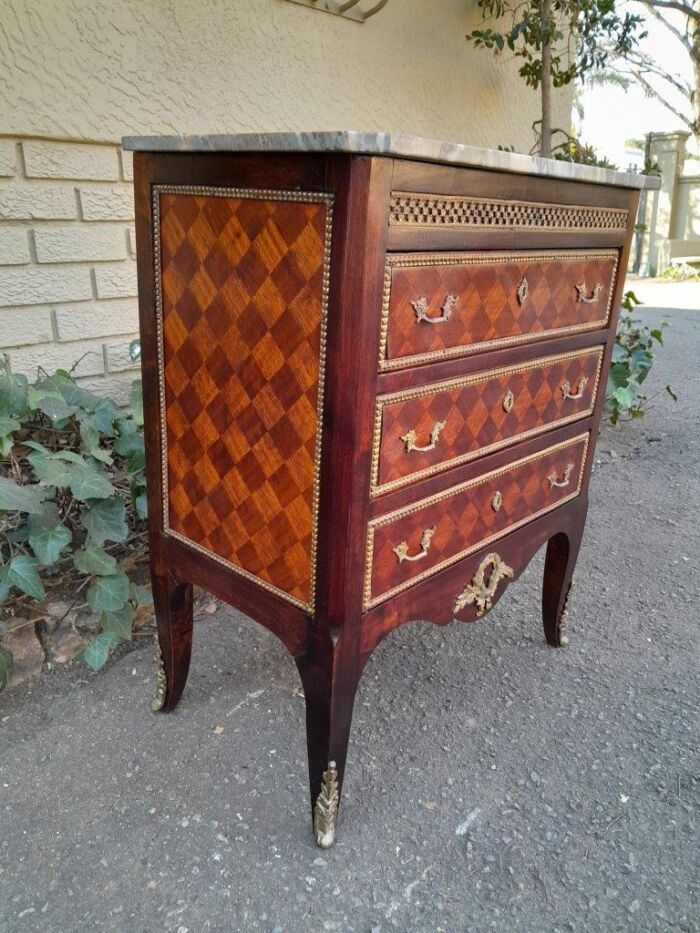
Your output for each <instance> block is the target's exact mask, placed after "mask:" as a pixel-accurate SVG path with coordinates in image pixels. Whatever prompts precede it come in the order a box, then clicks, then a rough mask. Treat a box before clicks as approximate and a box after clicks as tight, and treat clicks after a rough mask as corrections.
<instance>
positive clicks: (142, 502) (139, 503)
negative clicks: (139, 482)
mask: <svg viewBox="0 0 700 933" xmlns="http://www.w3.org/2000/svg"><path fill="white" fill-rule="evenodd" d="M134 508H135V509H136V514H137V515H138V517H139V518H140V519H146V518H148V499H147V498H146V493H145V492H142V493H141V494H140V495H138V496H136V498H135V499H134Z"/></svg>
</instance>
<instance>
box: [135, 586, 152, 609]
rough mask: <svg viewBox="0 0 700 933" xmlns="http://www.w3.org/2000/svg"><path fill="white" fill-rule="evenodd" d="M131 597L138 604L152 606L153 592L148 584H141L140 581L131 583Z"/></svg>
mask: <svg viewBox="0 0 700 933" xmlns="http://www.w3.org/2000/svg"><path fill="white" fill-rule="evenodd" d="M129 599H133V600H134V602H135V603H136V605H137V606H150V605H152V603H153V594H152V592H151V589H150V587H148V586H141V584H140V583H130V584H129Z"/></svg>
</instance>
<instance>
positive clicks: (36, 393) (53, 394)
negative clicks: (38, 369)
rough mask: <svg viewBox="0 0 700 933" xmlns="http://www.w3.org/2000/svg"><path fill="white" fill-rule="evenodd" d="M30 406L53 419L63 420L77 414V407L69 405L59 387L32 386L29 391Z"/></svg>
mask: <svg viewBox="0 0 700 933" xmlns="http://www.w3.org/2000/svg"><path fill="white" fill-rule="evenodd" d="M27 399H28V401H29V407H30V408H34V409H38V410H39V411H42V412H43V413H44V414H45V415H47V417H49V418H50V419H51V420H52V421H63V420H64V419H65V418H70V416H71V415H74V414H75V411H76V410H75V408H73V406H72V405H67V404H66V401H65V399H64V398H63V396H62V395H61V393H60V392H59V391H58V390H57V389H45V388H43V386H41V385H40V386H30V387H29V391H28V393H27Z"/></svg>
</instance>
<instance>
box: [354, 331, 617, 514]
mask: <svg viewBox="0 0 700 933" xmlns="http://www.w3.org/2000/svg"><path fill="white" fill-rule="evenodd" d="M604 349H605V348H604V347H602V346H598V347H592V348H586V349H584V350H576V351H573V352H571V353H564V354H560V355H557V356H545V357H540V358H539V359H535V360H529V361H528V362H527V363H521V364H519V365H517V366H506V367H502V368H499V369H492V370H486V371H485V372H480V373H472V374H470V375H468V376H460V377H457V378H455V379H449V380H445V381H443V382H435V383H432V384H431V385H426V386H421V387H420V388H416V389H404V390H402V391H400V392H392V393H390V394H387V395H379V396H378V397H377V403H376V410H375V421H374V437H373V442H372V473H371V486H370V495H371V496H372V497H374V496H379V495H382V494H383V493H385V492H389V491H390V490H392V489H397V488H399V487H400V486H404V485H406V484H407V483H412V482H415V481H416V480H419V479H422V478H424V477H426V476H431V475H433V474H435V473H439V472H441V471H443V470H446V469H448V468H449V467H453V466H456V465H457V464H460V463H466V462H467V461H468V460H473V459H474V458H476V457H480V456H482V455H484V454H487V453H491V452H493V451H495V450H499V449H500V448H502V447H507V446H508V445H509V444H514V443H516V442H517V441H522V440H525V439H526V438H530V437H535V436H536V435H537V434H541V433H543V432H544V431H550V430H552V429H553V428H558V427H561V426H562V425H564V424H569V423H570V422H572V421H577V420H578V419H579V418H586V417H588V416H589V415H590V414H591V413H592V412H593V408H594V405H595V399H596V393H597V390H598V383H599V381H600V370H601V364H602V360H603V352H604Z"/></svg>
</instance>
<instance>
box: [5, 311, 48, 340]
mask: <svg viewBox="0 0 700 933" xmlns="http://www.w3.org/2000/svg"><path fill="white" fill-rule="evenodd" d="M51 340H53V328H52V327H51V308H48V307H46V306H44V305H41V306H39V307H25V308H2V309H0V347H21V346H24V345H25V344H30V343H47V342H49V341H51Z"/></svg>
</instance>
